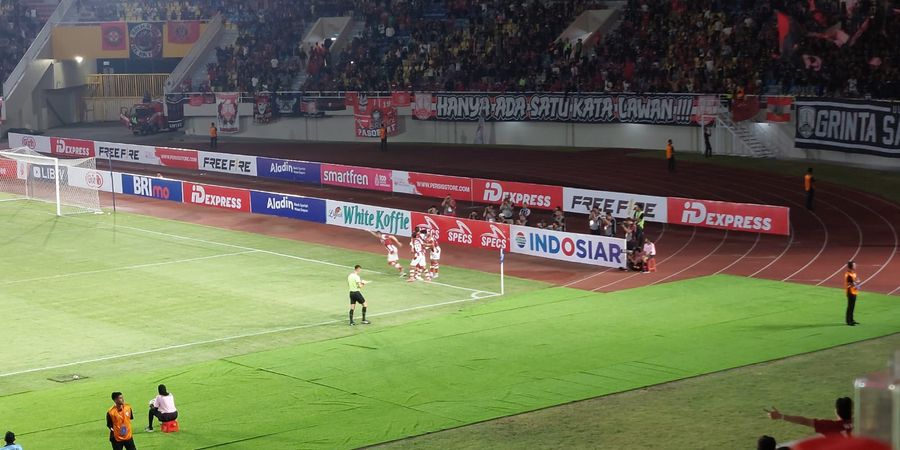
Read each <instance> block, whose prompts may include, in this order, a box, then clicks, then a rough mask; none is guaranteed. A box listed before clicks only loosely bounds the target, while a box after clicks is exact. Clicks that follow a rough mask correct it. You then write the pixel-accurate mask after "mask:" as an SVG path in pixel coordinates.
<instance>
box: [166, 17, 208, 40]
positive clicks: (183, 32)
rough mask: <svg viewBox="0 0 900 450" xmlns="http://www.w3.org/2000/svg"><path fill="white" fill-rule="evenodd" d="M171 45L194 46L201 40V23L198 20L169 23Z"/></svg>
mask: <svg viewBox="0 0 900 450" xmlns="http://www.w3.org/2000/svg"><path fill="white" fill-rule="evenodd" d="M168 28H169V30H168V31H169V43H172V44H193V43H195V42H197V39H200V22H199V21H196V20H191V21H178V22H168Z"/></svg>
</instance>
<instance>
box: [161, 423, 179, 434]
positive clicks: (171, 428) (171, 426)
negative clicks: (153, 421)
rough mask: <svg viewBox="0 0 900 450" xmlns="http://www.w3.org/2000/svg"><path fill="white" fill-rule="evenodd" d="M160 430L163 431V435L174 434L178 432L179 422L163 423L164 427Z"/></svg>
mask: <svg viewBox="0 0 900 450" xmlns="http://www.w3.org/2000/svg"><path fill="white" fill-rule="evenodd" d="M160 429H162V432H163V433H174V432H176V431H178V421H177V420H170V421H168V422H163V423H162V425H160Z"/></svg>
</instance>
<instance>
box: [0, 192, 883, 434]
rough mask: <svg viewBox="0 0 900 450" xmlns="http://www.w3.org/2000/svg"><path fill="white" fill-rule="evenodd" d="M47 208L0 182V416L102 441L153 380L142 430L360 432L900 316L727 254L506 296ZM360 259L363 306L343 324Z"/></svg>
mask: <svg viewBox="0 0 900 450" xmlns="http://www.w3.org/2000/svg"><path fill="white" fill-rule="evenodd" d="M50 210H51V208H50V207H49V206H47V205H43V204H36V203H31V202H24V201H14V202H0V248H2V250H3V251H2V258H0V311H2V317H3V324H4V325H3V340H4V342H3V344H2V349H3V351H2V355H3V360H4V364H3V365H2V367H0V427H3V428H6V429H11V430H14V431H16V433H17V435H18V436H19V442H21V443H22V444H23V446H25V448H28V449H30V450H31V449H83V448H106V446H107V445H108V444H107V443H106V437H107V431H106V428H105V422H104V414H105V411H106V409H107V408H108V407H109V405H110V404H111V402H110V400H109V393H110V392H112V391H114V390H118V391H123V392H124V393H125V397H126V401H128V402H129V403H130V404H131V405H132V406H133V407H134V408H135V412H136V419H137V420H136V422H135V429H136V430H141V429H143V427H144V426H145V423H146V410H145V405H146V402H147V401H148V400H149V399H150V398H152V397H153V395H154V394H155V387H156V385H157V384H159V383H165V384H167V385H168V386H169V389H170V390H171V391H172V392H173V393H174V394H175V396H176V399H177V403H178V408H179V412H180V414H181V417H180V418H179V423H180V425H181V431H180V432H179V433H175V434H169V435H164V434H161V433H154V434H144V433H141V432H139V431H138V432H137V433H136V435H135V441H136V443H137V445H138V448H141V449H204V448H228V449H232V448H233V449H258V448H268V449H299V448H328V449H331V448H353V447H359V446H364V445H369V444H375V443H379V442H384V441H389V440H393V439H399V438H402V437H406V436H411V435H417V434H422V433H426V432H432V431H437V430H441V429H447V428H452V427H458V426H462V425H466V424H470V423H474V422H478V421H483V420H489V419H492V418H497V417H503V416H508V415H511V414H517V413H521V412H526V411H531V410H535V409H539V408H544V407H549V406H553V405H557V404H561V403H566V402H571V401H575V400H580V399H585V398H591V397H596V396H600V395H606V394H610V393H615V392H621V391H626V390H631V389H636V388H640V387H643V386H649V385H654V384H658V383H663V382H667V381H671V380H676V379H683V378H688V377H692V376H696V375H701V374H705V373H710V372H715V371H720V370H725V369H729V368H733V367H738V366H743V365H747V364H752V363H757V362H761V361H767V360H772V359H777V358H784V357H787V356H791V355H795V354H801V353H806V352H811V351H815V350H820V349H824V348H829V347H833V346H836V345H840V344H845V343H849V342H855V341H860V340H864V339H868V338H872V337H877V336H883V335H888V334H892V333H895V332H897V331H900V309H898V308H896V297H888V296H882V295H877V294H865V296H864V297H861V299H860V312H862V311H863V308H865V317H866V319H867V320H866V321H865V326H864V327H855V328H851V327H846V326H843V325H842V323H841V320H840V319H841V318H842V314H843V313H842V308H843V297H842V292H841V291H840V290H839V289H830V288H822V287H811V286H803V285H795V284H787V283H779V282H772V281H764V280H755V279H745V278H740V277H732V276H713V277H704V278H698V279H693V280H689V281H684V282H678V283H670V284H662V285H657V286H651V287H644V288H639V289H634V290H630V291H621V292H616V293H612V294H598V293H590V292H584V291H579V290H573V289H566V288H557V287H550V286H548V285H545V284H541V283H537V282H532V281H527V280H521V279H515V278H507V280H506V295H505V296H499V295H498V291H499V279H498V276H497V274H492V273H481V272H477V271H471V270H465V269H459V268H453V267H444V268H442V274H441V278H440V279H439V280H438V281H440V283H430V284H426V283H415V284H407V283H405V282H404V281H403V280H401V279H399V278H398V277H397V275H396V273H393V272H390V271H388V270H387V267H386V265H385V264H384V256H383V255H380V254H374V253H362V252H352V251H347V250H344V249H336V248H331V247H326V246H319V245H313V244H308V243H303V242H296V241H290V240H285V239H278V238H273V237H268V236H264V235H262V234H251V233H242V232H235V231H229V230H224V229H217V228H211V227H204V226H200V225H195V224H187V223H182V222H175V221H168V220H162V219H156V218H152V217H146V216H139V215H132V214H123V213H119V214H117V215H109V214H104V215H81V216H73V217H63V218H57V217H55V216H53V215H51V214H49V212H50ZM297 226H298V227H302V226H304V224H303V223H302V222H298V223H297ZM349 232H354V231H350V230H342V229H338V228H335V233H349ZM449 251H452V249H450V250H449ZM353 264H361V265H363V266H364V267H365V268H367V269H370V270H369V271H366V272H364V274H363V278H365V279H369V280H372V281H373V283H372V284H370V285H368V286H367V287H366V289H365V290H364V292H365V295H366V297H367V298H368V299H369V302H370V316H371V320H372V322H373V324H372V325H369V326H357V327H348V326H347V325H346V313H347V311H346V310H347V303H348V301H347V298H346V297H347V293H346V275H347V274H348V273H349V271H350V268H351V267H352V265H353ZM75 375H77V376H78V379H77V380H74V378H75ZM849 383H850V380H848V385H849ZM735 395H752V393H738V392H736V393H735ZM763 406H764V405H763Z"/></svg>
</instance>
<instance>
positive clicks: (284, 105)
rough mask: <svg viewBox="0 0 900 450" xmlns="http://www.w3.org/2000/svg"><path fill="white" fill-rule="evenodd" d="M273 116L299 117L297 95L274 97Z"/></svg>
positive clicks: (298, 98) (298, 97)
mask: <svg viewBox="0 0 900 450" xmlns="http://www.w3.org/2000/svg"><path fill="white" fill-rule="evenodd" d="M275 114H277V115H279V116H299V115H300V95H299V94H278V95H276V96H275Z"/></svg>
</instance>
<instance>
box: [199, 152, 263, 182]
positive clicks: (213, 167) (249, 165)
mask: <svg viewBox="0 0 900 450" xmlns="http://www.w3.org/2000/svg"><path fill="white" fill-rule="evenodd" d="M197 163H198V166H199V168H200V170H210V171H213V172H223V173H234V174H237V175H247V176H251V177H255V176H256V157H255V156H247V155H232V154H230V153H216V152H204V151H199V152H197Z"/></svg>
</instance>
